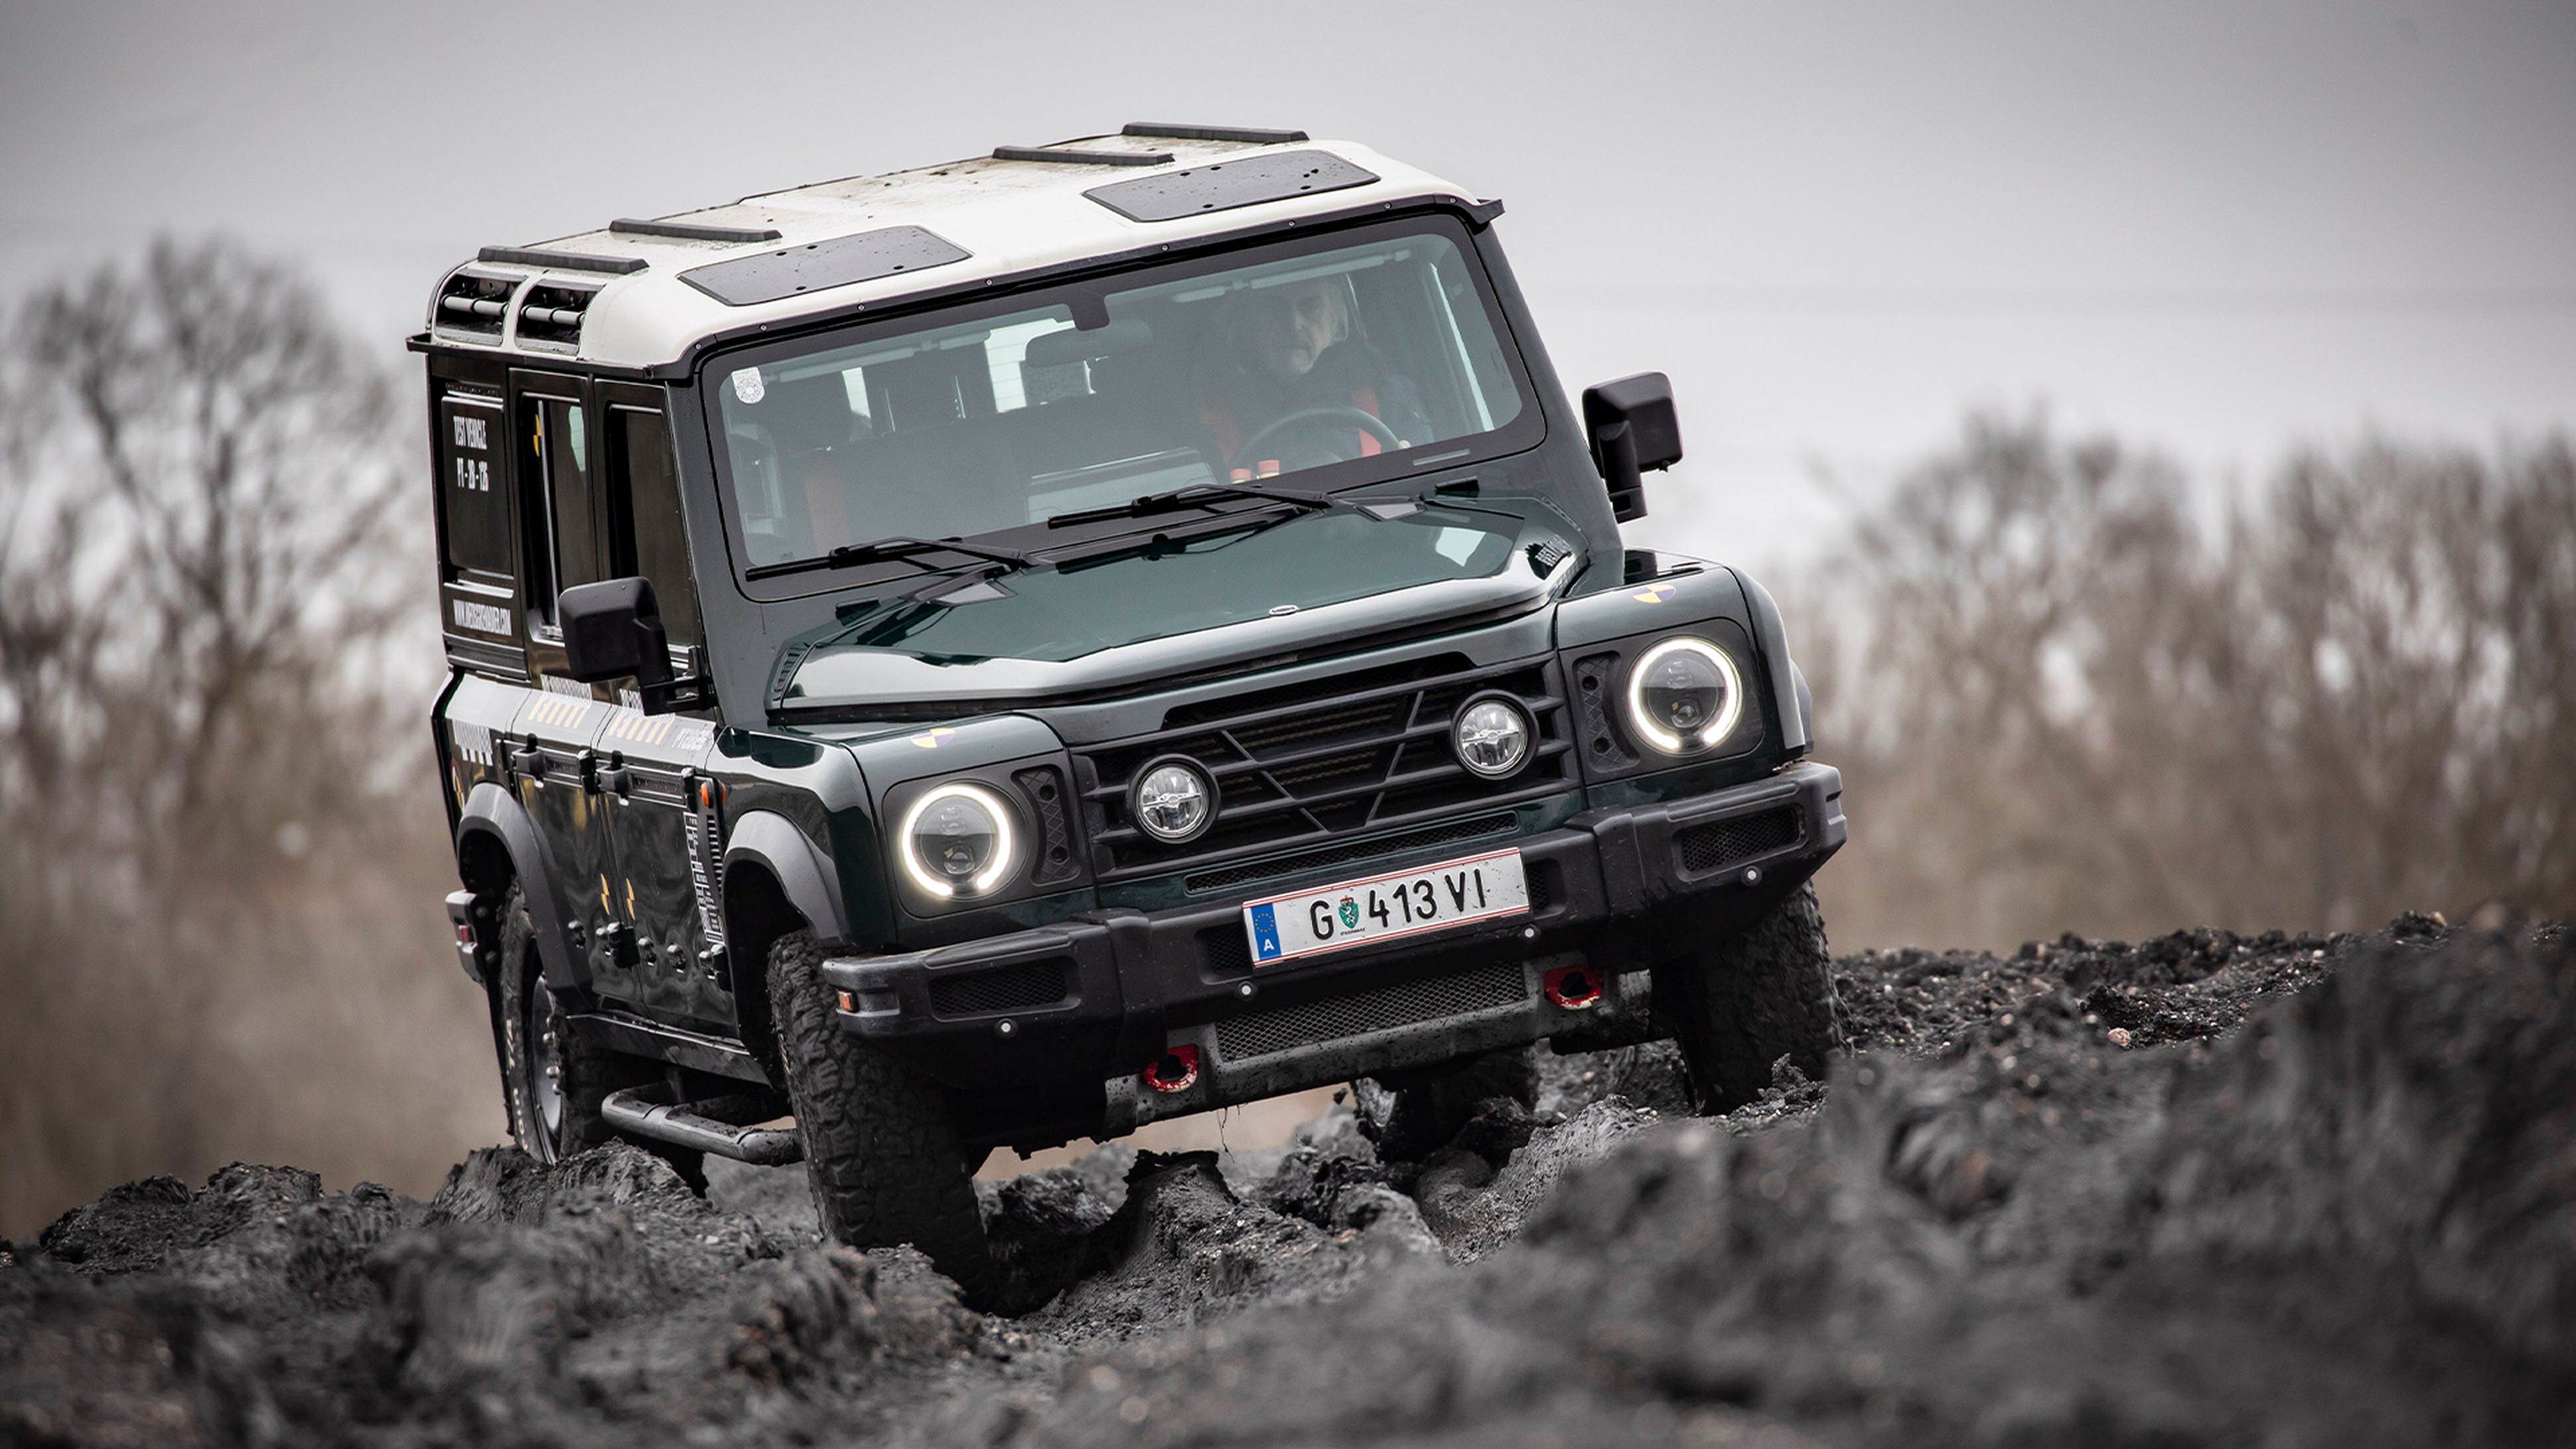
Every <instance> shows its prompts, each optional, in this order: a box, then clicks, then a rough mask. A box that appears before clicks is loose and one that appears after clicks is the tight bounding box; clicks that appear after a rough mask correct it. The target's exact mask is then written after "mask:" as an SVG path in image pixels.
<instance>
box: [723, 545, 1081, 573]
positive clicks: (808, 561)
mask: <svg viewBox="0 0 2576 1449" xmlns="http://www.w3.org/2000/svg"><path fill="white" fill-rule="evenodd" d="M931 553H954V554H963V555H965V556H966V557H968V558H971V559H982V560H984V561H985V562H987V563H998V564H1009V565H1010V566H1011V567H1013V568H1015V569H1024V568H1027V567H1028V566H1029V565H1030V564H1032V563H1035V562H1037V555H1035V554H1031V553H1023V552H1021V551H1020V550H1018V549H1016V548H996V547H994V546H993V545H991V544H987V543H965V542H962V541H960V540H957V539H953V538H902V537H898V538H880V539H878V540H877V541H876V542H874V543H845V544H843V545H841V546H840V547H839V548H836V549H834V550H832V551H831V552H830V553H827V554H819V555H816V556H815V557H813V558H800V559H791V560H789V561H788V562H786V563H774V564H762V565H761V566H760V567H758V568H754V569H746V570H744V571H743V577H744V578H747V579H768V578H776V577H778V576H779V575H781V574H801V573H804V572H806V571H807V570H809V569H845V568H849V567H851V566H852V565H854V564H863V563H887V562H891V561H894V560H898V559H900V560H904V561H907V562H916V563H917V562H919V561H920V559H921V556H922V555H923V554H931ZM942 572H945V570H943V571H942Z"/></svg>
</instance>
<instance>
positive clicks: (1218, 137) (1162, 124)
mask: <svg viewBox="0 0 2576 1449" xmlns="http://www.w3.org/2000/svg"><path fill="white" fill-rule="evenodd" d="M1118 134H1119V135H1121V136H1151V137H1154V138H1157V139H1169V140H1174V141H1240V142H1243V143H1244V144H1246V145H1250V146H1279V145H1285V144H1286V143H1288V142H1290V141H1305V140H1310V139H1312V138H1311V137H1309V136H1308V135H1307V134H1306V133H1305V132H1303V131H1267V130H1263V129H1262V128H1260V127H1258V126H1181V125H1174V124H1171V123H1170V122H1166V121H1129V122H1128V123H1127V124H1126V125H1125V126H1124V127H1122V128H1120V130H1119V132H1118Z"/></svg>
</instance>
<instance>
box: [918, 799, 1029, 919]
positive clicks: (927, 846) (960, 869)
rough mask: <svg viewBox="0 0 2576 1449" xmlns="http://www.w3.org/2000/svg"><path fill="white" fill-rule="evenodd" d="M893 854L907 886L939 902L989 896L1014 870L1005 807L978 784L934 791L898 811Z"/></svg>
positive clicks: (1014, 836) (1015, 841)
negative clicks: (900, 816)
mask: <svg viewBox="0 0 2576 1449" xmlns="http://www.w3.org/2000/svg"><path fill="white" fill-rule="evenodd" d="M895 840H896V851H895V853H896V854H897V855H898V856H900V857H901V858H902V860H903V868H904V873H905V874H906V875H909V876H911V877H912V883H913V884H914V885H917V886H919V887H921V888H922V889H923V890H925V891H927V892H929V893H930V894H932V895H934V896H937V897H939V898H940V899H942V900H953V899H958V898H962V897H967V896H980V895H987V894H990V893H991V892H992V891H993V890H994V889H996V888H997V887H999V886H1000V885H1001V884H1002V883H1003V882H1004V881H1006V880H1009V879H1010V878H1011V872H1013V871H1015V870H1017V869H1019V867H1020V833H1019V831H1018V830H1017V829H1016V828H1015V827H1014V826H1013V824H1012V815H1011V807H1010V806H1008V805H1006V804H1004V803H1003V802H1002V797H1001V796H999V795H996V794H994V793H993V792H992V791H991V790H990V789H987V788H986V787H984V786H982V785H976V784H970V783H968V782H966V781H963V780H960V781H956V782H954V783H951V784H946V785H941V786H938V787H936V788H934V789H932V790H930V791H929V792H927V793H926V794H924V795H923V796H922V797H921V798H920V799H918V800H915V801H913V802H912V807H911V808H910V809H908V810H906V811H904V812H903V821H902V823H901V824H900V825H898V826H897V827H896V828H895Z"/></svg>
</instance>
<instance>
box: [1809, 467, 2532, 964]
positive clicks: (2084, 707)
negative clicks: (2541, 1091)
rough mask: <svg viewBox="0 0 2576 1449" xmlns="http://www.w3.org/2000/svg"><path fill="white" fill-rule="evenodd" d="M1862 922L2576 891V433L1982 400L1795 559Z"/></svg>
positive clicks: (2298, 924)
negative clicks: (2320, 430)
mask: <svg viewBox="0 0 2576 1449" xmlns="http://www.w3.org/2000/svg"><path fill="white" fill-rule="evenodd" d="M1794 592H1795V593H1796V595H1797V596H1798V597H1797V598H1796V599H1794V601H1792V602H1791V603H1790V604H1789V605H1788V606H1787V607H1788V610H1789V618H1790V629H1791V639H1792V642H1793V644H1794V645H1795V646H1796V647H1797V649H1798V652H1799V656H1800V661H1801V664H1802V666H1803V667H1804V668H1805V670H1806V672H1807V676H1808V679H1809V681H1810V683H1811V685H1812V687H1813V689H1814V691H1815V695H1816V699H1817V710H1818V714H1819V716H1820V718H1819V720H1818V731H1817V732H1818V735H1819V736H1820V739H1821V749H1820V755H1821V757H1822V758H1825V759H1828V760H1831V761H1834V762H1836V763H1839V764H1840V765H1841V766H1842V768H1843V770H1844V772H1845V775H1846V795H1845V805H1846V807H1847V809H1848V812H1849V815H1850V818H1851V822H1852V833H1851V844H1850V845H1849V846H1848V847H1846V849H1845V850H1844V852H1843V854H1842V855H1841V857H1840V858H1839V859H1838V860H1837V861H1836V862H1835V863H1834V864H1833V865H1832V866H1830V867H1829V868H1828V873H1827V875H1826V876H1825V878H1824V881H1823V885H1824V889H1825V893H1826V894H1825V905H1826V911H1827V916H1828V919H1829V921H1830V922H1831V923H1832V925H1833V926H1834V928H1835V940H1836V943H1837V944H1838V945H1839V946H1842V947H1845V948H1849V947H1853V946H1859V945H1895V944H1901V943H1927V944H1930V943H1937V944H1959V945H1981V946H1988V947H1993V948H1999V949H2000V948H2006V947H2010V946H2012V945H2014V944H2016V943H2019V942H2022V941H2026V940H2033V939H2042V940H2045V939H2052V938H2054V937H2055V936H2056V935H2058V934H2059V933H2060V932H2062V931H2067V930H2074V931H2078V932H2082V933H2086V934H2091V935H2110V936H2127V937H2132V938H2135V937H2140V936H2144V935H2148V934H2152V933H2155V932H2159V931H2163V930H2168V929H2172V928H2174V927H2176V926H2182V925H2214V926H2225V927H2230V928H2235V929H2239V930H2261V929H2268V928H2271V927H2275V926H2278V927H2284V928H2288V929H2294V930H2295V929H2321V930H2358V929H2368V928H2370V927H2374V926H2377V925H2379V924H2381V923H2384V922H2385V921H2387V920H2388V918H2389V917H2390V916H2392V915H2394V914H2396V913H2397V912H2399V911H2401V910H2427V911H2431V910H2440V911H2445V912H2448V913H2450V914H2451V916H2452V917H2453V918H2454V919H2458V918H2459V917H2460V915H2461V913H2463V912H2465V911H2467V910H2471V909H2474V908H2475V907H2476V906H2478V905H2480V904H2482V903H2484V902H2487V901H2490V900H2501V901H2504V902H2507V903H2509V904H2512V905H2515V906H2518V907H2521V908H2523V909H2528V910H2536V911H2541V912H2546V913H2549V914H2553V915H2561V916H2563V915H2566V914H2569V913H2571V912H2576V454H2571V451H2570V446H2569V442H2568V439H2567V438H2566V437H2564V436H2563V435H2562V436H2553V437H2550V438H2546V439H2543V440H2540V441H2536V442H2530V443H2524V444H2507V445H2504V446H2502V447H2500V448H2498V449H2496V450H2495V451H2493V452H2492V453H2484V454H2481V453H2477V452H2471V451H2467V450H2463V449H2459V448H2449V447H2429V446H2411V445H2405V444H2400V443H2394V442H2388V441H2382V440H2372V441H2365V442H2362V443H2359V444H2357V445H2354V446H2352V447H2349V448H2345V449H2342V450H2337V451H2303V452H2300V453H2297V454H2296V455H2294V456H2292V457H2290V458H2289V459H2288V460H2286V461H2285V462H2284V463H2282V464H2281V465H2280V466H2279V467H2278V468H2277V469H2276V470H2275V471H2274V472H2273V473H2272V475H2271V476H2270V477H2269V479H2268V480H2267V481H2266V482H2264V483H2263V485H2262V486H2260V487H2259V488H2257V489H2255V490H2253V491H2252V492H2251V493H2250V494H2248V495H2246V496H2240V497H2236V498H2231V499H2227V500H2224V501H2223V503H2222V501H2221V500H2215V499H2212V498H2210V497H2209V496H2208V495H2207V494H2206V493H2199V492H2195V491H2194V490H2193V489H2192V488H2191V487H2190V486H2189V485H2188V483H2187V481H2186V480H2185V478H2184V477H2183V476H2182V475H2181V474H2180V473H2179V472H2178V471H2177V470H2176V469H2175V468H2174V467H2172V466H2170V465H2169V464H2167V463H2165V462H2162V461H2160V460H2159V459H2158V458H2156V457H2155V456H2154V455H2153V454H2149V453H2141V452H2138V451H2135V450H2133V449H2131V448H2129V447H2126V446H2124V445H2123V444H2121V443H2119V442H2118V441H2115V440H2113V439H2109V438H2087V439H2069V438H2064V437H2060V436H2058V435H2057V434H2056V433H2055V432H2054V431H2053V430H2052V429H2051V428H2050V427H2049V426H2048V424H2047V423H2046V421H2045V419H2044V418H2043V417H2039V416H2033V417H2028V418H2020V419H2013V418H2001V417H1992V416H1988V417H1978V418H1972V419H1971V420H1970V421H1969V423H1968V425H1967V427H1966V429H1965V433H1964V436H1963V437H1962V438H1961V440H1960V441H1959V442H1958V444H1957V445H1956V446H1955V447H1953V448H1952V449H1950V450H1949V451H1947V452H1946V453H1945V454H1943V455H1942V456H1940V457H1938V458H1935V459H1933V460H1931V461H1929V462H1927V463H1925V464H1923V465H1922V466H1920V467H1918V468H1916V469H1915V470H1913V471H1912V472H1911V473H1910V474H1909V475H1907V476H1906V477H1905V478H1904V479H1903V480H1902V481H1901V482H1900V484H1899V485H1898V486H1897V487H1896V489H1895V490H1894V492H1893V493H1892V494H1891V495H1890V496H1889V497H1887V498H1886V499H1884V500H1882V501H1879V502H1877V503H1875V504H1873V505H1871V506H1869V507H1868V508H1867V509H1866V510H1864V511H1863V512H1862V514H1861V515H1860V516H1859V517H1858V519H1857V521H1856V523H1855V525H1854V528H1853V530H1852V536H1851V537H1850V538H1849V539H1847V540H1845V541H1844V542H1843V543H1842V545H1841V546H1840V547H1839V548H1838V549H1836V550H1834V551H1833V552H1832V553H1831V554H1830V555H1828V556H1827V557H1825V558H1824V559H1821V560H1819V561H1818V563H1817V564H1816V565H1815V566H1814V568H1813V570H1812V571H1811V572H1810V573H1809V574H1808V575H1807V576H1806V577H1804V578H1803V579H1801V580H1800V583H1799V586H1798V587H1797V589H1796V590H1795V591H1794Z"/></svg>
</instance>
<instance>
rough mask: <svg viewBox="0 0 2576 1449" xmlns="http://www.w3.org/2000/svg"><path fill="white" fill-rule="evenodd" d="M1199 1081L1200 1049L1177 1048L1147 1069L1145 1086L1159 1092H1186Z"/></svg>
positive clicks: (1189, 1047)
mask: <svg viewBox="0 0 2576 1449" xmlns="http://www.w3.org/2000/svg"><path fill="white" fill-rule="evenodd" d="M1198 1079H1199V1049H1198V1048H1197V1047H1194V1046H1176V1047H1174V1048H1172V1049H1171V1050H1170V1051H1167V1052H1165V1053H1163V1054H1162V1055H1161V1056H1159V1057H1156V1058H1155V1059H1154V1060H1153V1061H1152V1062H1150V1063H1148V1064H1147V1065H1146V1067H1145V1085H1146V1086H1149V1087H1151V1088H1153V1089H1154V1090H1155V1091H1157V1092H1186V1091H1188V1090H1189V1089H1190V1088H1191V1087H1192V1086H1193V1085H1195V1084H1196V1083H1197V1081H1198Z"/></svg>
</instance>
